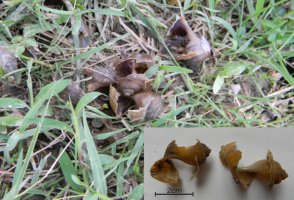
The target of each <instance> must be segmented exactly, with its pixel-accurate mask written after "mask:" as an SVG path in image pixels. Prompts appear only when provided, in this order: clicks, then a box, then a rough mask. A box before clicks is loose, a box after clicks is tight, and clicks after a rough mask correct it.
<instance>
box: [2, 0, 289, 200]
mask: <svg viewBox="0 0 294 200" xmlns="http://www.w3.org/2000/svg"><path fill="white" fill-rule="evenodd" d="M179 2H181V4H178V1H171V0H170V1H168V0H162V1H155V0H109V1H103V0H102V1H98V0H60V1H58V0H22V1H21V0H5V1H0V43H1V45H0V46H1V47H4V48H5V49H7V50H9V51H10V52H12V53H13V54H14V55H15V56H16V57H17V62H18V63H17V66H18V67H17V69H15V70H13V71H10V72H7V71H5V70H4V69H2V68H1V66H0V77H1V79H0V80H1V83H0V97H1V98H0V198H1V199H9V200H11V199H98V198H99V199H136V200H137V199H142V198H143V182H144V181H143V174H142V173H143V167H144V166H143V159H144V154H143V146H144V141H143V127H292V126H293V125H294V117H293V113H294V106H293V101H294V100H293V99H294V97H293V93H294V90H293V88H294V78H293V73H294V71H293V69H294V68H293V62H294V55H293V49H294V44H293V41H294V37H293V36H294V24H293V17H294V12H293V8H294V1H293V0H292V1H289V0H256V1H255V0H234V1H233V0H209V1H204V0H197V1H196V0H183V1H179ZM177 16H185V18H186V20H187V22H188V24H189V25H190V27H191V28H192V30H193V31H194V32H195V33H198V34H199V35H203V36H204V37H205V38H207V39H208V41H209V42H210V44H211V46H212V48H213V51H214V54H215V62H211V61H207V62H204V64H203V66H202V68H201V73H198V74H195V73H193V71H192V70H189V69H187V68H184V66H182V64H181V63H177V62H175V59H174V57H173V55H172V54H168V53H166V52H165V51H163V49H165V47H166V44H165V39H166V37H167V33H168V29H169V27H171V26H172V24H173V22H174V21H175V20H176V17H177ZM134 52H135V53H137V54H139V53H143V52H144V53H146V54H149V55H151V56H152V57H153V58H154V64H153V65H152V66H151V67H150V68H149V69H148V70H147V71H146V72H145V75H146V76H147V77H148V78H150V79H152V90H153V91H154V92H156V93H157V94H160V95H162V96H163V97H164V99H165V101H166V102H168V103H169V110H168V111H166V112H165V113H162V116H161V117H160V118H157V119H154V120H149V121H144V122H140V123H134V122H132V121H131V120H130V119H129V118H128V117H127V116H126V115H122V116H116V115H115V114H114V113H113V112H112V111H111V109H110V106H109V103H108V102H107V98H108V94H107V93H106V94H103V93H100V92H97V91H96V92H90V93H87V94H86V95H85V96H84V97H83V98H82V99H81V100H80V101H79V103H78V104H77V105H73V104H72V103H71V102H70V101H66V100H63V99H61V98H60V97H59V96H60V95H59V94H60V92H62V91H64V90H65V89H66V88H67V86H68V85H69V84H70V82H71V80H72V81H76V82H78V83H79V84H80V85H81V87H82V89H85V87H86V86H85V84H86V83H87V80H89V78H88V77H84V76H83V73H82V69H83V68H85V67H94V66H97V65H99V66H100V65H103V66H106V67H109V66H111V63H112V62H113V61H114V60H115V59H116V58H117V57H119V56H121V57H128V55H130V54H131V53H134ZM0 53H1V52H0ZM0 56H1V55H0ZM2 67H3V66H2ZM11 78H12V79H13V82H11ZM103 98H104V99H103ZM97 99H100V100H101V99H103V102H104V103H102V104H101V103H100V104H98V105H99V106H97V105H96V104H95V102H96V101H97ZM105 99H106V100H105Z"/></svg>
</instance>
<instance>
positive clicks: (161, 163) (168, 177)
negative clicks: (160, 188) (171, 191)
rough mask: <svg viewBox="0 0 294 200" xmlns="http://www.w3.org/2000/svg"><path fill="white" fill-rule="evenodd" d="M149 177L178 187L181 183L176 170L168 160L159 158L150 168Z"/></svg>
mask: <svg viewBox="0 0 294 200" xmlns="http://www.w3.org/2000/svg"><path fill="white" fill-rule="evenodd" d="M150 174H151V176H152V177H153V178H154V179H156V180H158V181H161V182H163V183H168V184H171V185H178V184H179V183H180V181H181V179H180V175H179V173H178V170H177V169H176V167H175V166H174V164H173V162H172V161H171V160H170V159H168V158H161V159H160V160H158V161H156V162H155V163H154V164H153V165H152V167H151V168H150Z"/></svg>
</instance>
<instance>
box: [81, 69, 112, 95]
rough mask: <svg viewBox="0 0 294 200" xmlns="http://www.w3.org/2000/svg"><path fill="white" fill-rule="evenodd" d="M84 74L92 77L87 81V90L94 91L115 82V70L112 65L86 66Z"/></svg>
mask: <svg viewBox="0 0 294 200" xmlns="http://www.w3.org/2000/svg"><path fill="white" fill-rule="evenodd" d="M84 74H85V75H87V76H88V77H92V79H91V80H89V81H88V82H87V91H88V92H93V91H96V90H99V89H102V88H105V87H107V88H108V87H109V86H110V85H111V84H114V83H115V72H114V70H113V69H112V68H111V67H96V68H93V69H92V68H85V69H84Z"/></svg>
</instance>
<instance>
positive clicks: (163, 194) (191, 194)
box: [154, 192, 194, 197]
mask: <svg viewBox="0 0 294 200" xmlns="http://www.w3.org/2000/svg"><path fill="white" fill-rule="evenodd" d="M154 195H155V197H156V196H165V195H174V196H181V195H183V196H193V197H194V192H192V193H174V194H173V193H156V192H155V193H154Z"/></svg>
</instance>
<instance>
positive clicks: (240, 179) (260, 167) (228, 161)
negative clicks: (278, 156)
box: [220, 142, 288, 190]
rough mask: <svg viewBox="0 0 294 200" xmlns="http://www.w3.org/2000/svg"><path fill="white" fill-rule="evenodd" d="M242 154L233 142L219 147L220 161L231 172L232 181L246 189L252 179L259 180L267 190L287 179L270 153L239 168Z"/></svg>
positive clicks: (284, 172) (286, 175)
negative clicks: (265, 185) (264, 157)
mask: <svg viewBox="0 0 294 200" xmlns="http://www.w3.org/2000/svg"><path fill="white" fill-rule="evenodd" d="M241 157H242V153H241V151H239V150H237V148H236V144H235V142H232V143H229V144H227V145H225V146H222V147H221V151H220V159H221V161H222V163H223V164H224V165H225V166H226V167H228V168H229V169H230V170H231V173H232V175H233V178H234V180H235V181H236V182H237V183H238V184H240V185H241V187H242V188H243V189H247V188H248V186H249V185H250V184H251V182H252V181H253V180H254V179H259V180H261V181H262V182H264V183H265V184H267V186H268V188H269V190H270V189H272V187H273V185H274V184H278V183H280V182H281V181H282V180H284V179H286V178H287V177H288V174H287V172H286V171H285V170H284V169H283V168H282V166H281V165H280V163H278V162H277V161H275V160H274V159H273V155H272V153H271V151H268V152H267V157H266V159H263V160H259V161H256V162H255V163H253V164H251V165H249V166H247V167H239V166H238V164H239V161H240V160H241Z"/></svg>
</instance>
